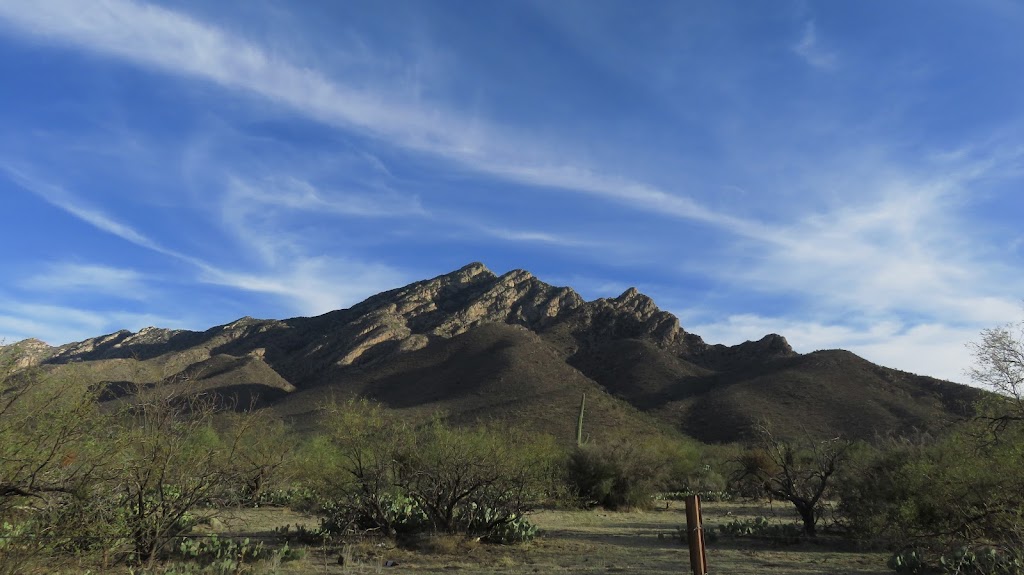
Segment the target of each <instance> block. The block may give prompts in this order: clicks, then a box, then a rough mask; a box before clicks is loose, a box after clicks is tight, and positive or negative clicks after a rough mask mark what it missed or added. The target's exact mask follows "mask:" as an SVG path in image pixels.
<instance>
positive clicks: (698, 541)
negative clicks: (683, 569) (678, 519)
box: [686, 495, 708, 575]
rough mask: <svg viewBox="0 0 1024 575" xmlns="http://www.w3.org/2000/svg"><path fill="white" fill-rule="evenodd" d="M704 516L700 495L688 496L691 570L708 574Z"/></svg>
mask: <svg viewBox="0 0 1024 575" xmlns="http://www.w3.org/2000/svg"><path fill="white" fill-rule="evenodd" d="M703 520H704V518H703V517H702V515H701V512H700V497H698V496H697V495H690V496H687V498H686V542H687V544H688V545H689V546H690V570H691V571H693V575H707V572H708V559H707V555H706V554H705V553H704V525H703Z"/></svg>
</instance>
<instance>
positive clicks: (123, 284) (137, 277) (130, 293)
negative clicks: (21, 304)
mask: <svg viewBox="0 0 1024 575" xmlns="http://www.w3.org/2000/svg"><path fill="white" fill-rule="evenodd" d="M146 279H147V278H146V277H145V276H144V275H143V274H140V273H139V272H137V271H135V270H131V269H124V268H117V267H111V266H105V265H99V264H84V263H77V262H58V263H53V264H50V265H49V266H47V268H46V270H45V271H44V272H42V273H39V274H36V275H33V276H31V277H28V278H25V279H24V280H22V281H21V282H19V286H20V287H22V288H24V289H30V290H34V291H49V292H91V293H103V294H107V295H114V296H117V297H120V298H124V299H134V300H144V299H146V298H147V296H148V292H149V287H148V286H147V285H146Z"/></svg>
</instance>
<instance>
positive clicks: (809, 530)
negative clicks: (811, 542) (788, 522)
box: [793, 502, 818, 537]
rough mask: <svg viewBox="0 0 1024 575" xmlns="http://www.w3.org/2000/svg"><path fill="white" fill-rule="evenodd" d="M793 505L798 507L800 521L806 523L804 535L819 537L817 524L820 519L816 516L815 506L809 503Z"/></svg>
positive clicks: (795, 503)
mask: <svg viewBox="0 0 1024 575" xmlns="http://www.w3.org/2000/svg"><path fill="white" fill-rule="evenodd" d="M793 503H794V505H795V506H796V511H797V513H799V514H800V519H802V520H803V522H804V533H806V534H807V536H808V537H817V535H818V534H817V531H816V530H815V529H816V527H815V524H816V523H817V522H818V518H817V517H816V516H815V514H814V505H810V504H808V503H807V502H793Z"/></svg>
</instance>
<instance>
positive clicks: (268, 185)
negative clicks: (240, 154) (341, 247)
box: [227, 175, 427, 218]
mask: <svg viewBox="0 0 1024 575" xmlns="http://www.w3.org/2000/svg"><path fill="white" fill-rule="evenodd" d="M227 188H228V196H229V201H231V202H251V203H256V204H259V205H260V206H261V208H281V209H285V210H295V211H300V212H312V213H319V214H330V215H339V216H355V217H366V218H393V217H407V216H426V215H427V211H426V210H425V209H424V208H423V205H422V204H421V202H420V200H419V198H418V197H415V196H409V195H403V194H398V193H395V192H391V191H387V190H377V191H375V192H374V193H357V192H349V191H341V190H323V189H321V188H319V187H318V186H315V185H313V184H312V183H310V182H309V181H306V180H304V179H301V178H297V177H295V176H288V175H278V176H272V177H268V178H264V179H263V180H261V181H259V182H253V181H247V180H244V179H242V178H239V177H237V176H231V177H229V178H228V184H227Z"/></svg>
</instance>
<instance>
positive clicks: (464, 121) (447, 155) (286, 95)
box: [0, 0, 767, 237]
mask: <svg viewBox="0 0 1024 575" xmlns="http://www.w3.org/2000/svg"><path fill="white" fill-rule="evenodd" d="M0 21H4V22H6V24H7V25H8V26H9V27H13V28H15V29H16V30H19V31H21V32H22V33H25V34H30V35H32V36H36V37H41V38H46V39H49V40H51V41H54V42H58V43H64V44H70V45H73V46H77V47H81V48H84V49H87V50H91V51H94V52H98V53H102V54H106V55H109V56H111V57H115V58H118V59H121V60H125V61H129V62H133V63H135V64H137V65H141V66H144V67H150V68H155V69H159V70H163V71H166V72H169V73H173V74H182V75H187V76H192V77H198V78H202V79H204V80H207V81H210V82H214V83H216V84H219V85H222V86H224V87H226V88H231V89H236V90H244V91H247V92H249V93H253V94H256V95H259V96H261V97H263V98H266V99H268V100H271V101H274V102H277V103H280V104H282V105H285V106H288V107H289V108H291V109H293V110H295V111H297V112H299V113H302V114H304V115H306V116H308V117H310V118H313V119H315V120H318V121H321V122H324V123H327V124H330V125H334V126H338V127H341V128H345V129H351V130H356V131H359V132H363V133H366V134H368V135H371V136H373V137H376V138H379V139H382V140H384V141H386V142H388V143H390V144H392V145H396V146H400V147H404V148H408V149H412V150H416V151H420V152H424V153H428V154H431V155H433V156H436V157H440V158H443V159H445V160H448V161H451V162H455V163H456V164H459V165H461V166H464V167H466V168H469V169H471V170H475V171H478V172H481V173H485V174H489V175H492V176H498V177H501V178H504V179H506V180H509V181H514V182H519V183H525V184H529V185H533V186H541V187H548V188H553V189H561V190H567V191H571V192H576V193H580V194H585V195H590V196H593V197H598V198H603V199H606V200H610V201H613V202H616V203H622V204H625V205H628V206H629V207H631V208H633V209H636V210H639V211H644V212H649V213H655V214H659V215H662V216H667V217H672V218H681V219H687V220H693V221H697V222H701V223H705V224H708V225H713V226H718V227H723V228H725V229H728V230H729V231H731V232H733V233H739V234H743V235H749V236H752V237H765V235H766V233H767V232H766V230H764V229H762V228H761V227H760V226H759V225H758V224H757V223H756V222H750V221H745V220H743V219H740V218H736V217H734V216H730V215H728V214H723V213H720V212H717V211H715V210H712V209H710V208H708V207H706V206H703V205H701V204H700V203H699V202H697V201H696V200H694V199H693V198H690V197H688V196H685V195H680V194H677V193H673V192H670V191H668V190H664V189H660V188H657V187H655V186H651V185H649V184H645V183H643V182H638V181H634V180H631V179H629V178H623V177H619V176H615V175H610V174H604V173H601V172H599V171H595V170H593V169H590V168H588V167H586V166H580V165H576V164H574V163H572V162H568V163H566V162H560V163H552V162H550V161H548V160H544V159H542V158H546V157H548V156H550V154H549V153H547V152H545V151H544V150H543V148H545V146H544V145H542V143H541V142H538V141H532V140H531V139H530V138H528V137H526V138H524V137H523V136H521V135H519V134H516V133H513V132H512V131H509V130H504V129H502V128H500V127H498V126H494V125H489V124H487V123H486V122H484V121H482V120H481V119H480V118H477V117H474V116H465V115H462V114H457V113H452V112H450V111H447V110H445V109H444V108H443V106H440V105H437V104H434V103H425V102H423V101H421V100H419V99H402V98H401V97H399V96H398V95H397V94H400V93H401V92H402V91H401V90H394V87H393V86H390V85H377V86H374V85H369V86H361V87H359V88H355V87H352V86H348V85H346V84H344V83H342V82H339V81H336V80H334V79H332V78H331V77H330V76H328V75H326V74H324V73H322V72H320V71H318V70H316V69H313V68H310V67H306V66H301V65H298V64H295V63H293V62H290V61H288V60H286V59H284V58H282V57H279V56H277V55H275V54H272V53H270V52H268V51H266V50H265V49H263V48H262V47H260V46H259V45H258V44H256V43H253V42H251V41H248V40H245V39H242V38H240V37H237V36H235V35H232V34H231V33H229V32H227V31H225V30H222V29H219V28H217V27H214V26H212V25H208V24H204V23H202V22H200V21H198V20H195V19H193V18H191V17H189V16H186V15H184V14H181V13H178V12H174V11H171V10H168V9H165V8H162V7H157V6H152V5H145V4H140V3H136V2H131V1H128V0H106V1H105V2H103V3H102V4H100V5H98V6H96V7H94V9H91V10H89V11H84V12H83V11H81V10H78V9H77V8H76V4H75V3H74V2H71V1H70V0H40V1H38V2H31V3H24V4H18V5H15V4H4V5H0Z"/></svg>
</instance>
